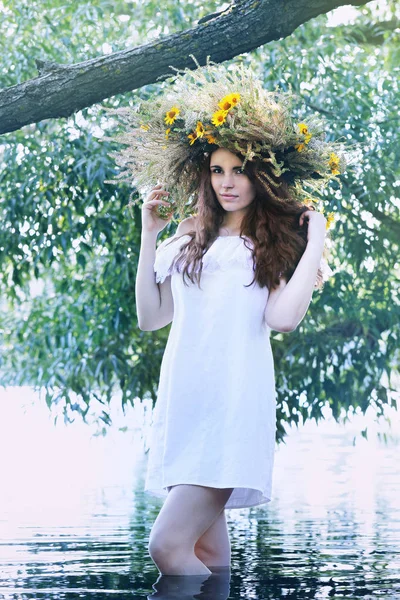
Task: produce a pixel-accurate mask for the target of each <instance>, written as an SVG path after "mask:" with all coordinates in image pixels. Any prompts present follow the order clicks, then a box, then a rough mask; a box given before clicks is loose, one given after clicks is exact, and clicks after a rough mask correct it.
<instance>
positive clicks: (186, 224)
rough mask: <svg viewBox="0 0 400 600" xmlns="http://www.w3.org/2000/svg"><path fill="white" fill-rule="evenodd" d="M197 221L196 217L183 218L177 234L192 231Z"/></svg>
mask: <svg viewBox="0 0 400 600" xmlns="http://www.w3.org/2000/svg"><path fill="white" fill-rule="evenodd" d="M195 222H196V217H193V216H192V217H187V219H183V221H181V222H180V223H179V225H178V228H177V230H176V235H185V233H190V232H191V231H194V230H195Z"/></svg>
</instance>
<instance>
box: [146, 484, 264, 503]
mask: <svg viewBox="0 0 400 600" xmlns="http://www.w3.org/2000/svg"><path fill="white" fill-rule="evenodd" d="M184 484H187V485H201V486H204V487H215V488H218V489H224V488H234V489H235V488H236V489H249V490H254V491H256V492H260V493H261V494H262V495H263V498H264V499H263V500H261V502H256V503H255V504H243V505H241V504H235V505H234V506H226V505H225V510H231V509H235V508H253V507H254V506H261V505H262V504H268V503H269V502H271V498H270V497H269V496H267V495H266V494H265V492H263V490H261V489H260V488H258V487H254V486H252V485H224V486H221V485H218V486H217V485H215V484H214V485H207V484H204V483H197V482H188V481H177V482H175V483H168V484H167V485H165V486H163V488H164V489H165V494H164V493H162V492H159V491H155V490H154V489H151V488H146V487H145V488H144V492H146V493H147V494H151V495H152V496H156V497H157V498H166V497H167V496H168V491H167V489H166V488H168V487H171V486H174V485H184ZM228 503H229V499H228V501H227V504H228Z"/></svg>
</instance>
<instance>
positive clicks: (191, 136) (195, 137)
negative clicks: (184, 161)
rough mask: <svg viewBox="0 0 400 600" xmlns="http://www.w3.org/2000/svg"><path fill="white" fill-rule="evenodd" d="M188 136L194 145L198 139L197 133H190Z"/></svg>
mask: <svg viewBox="0 0 400 600" xmlns="http://www.w3.org/2000/svg"><path fill="white" fill-rule="evenodd" d="M188 138H189V140H190V145H192V144H194V143H195V141H196V140H197V135H196V134H195V133H189V135H188Z"/></svg>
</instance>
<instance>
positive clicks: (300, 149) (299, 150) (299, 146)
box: [295, 143, 306, 152]
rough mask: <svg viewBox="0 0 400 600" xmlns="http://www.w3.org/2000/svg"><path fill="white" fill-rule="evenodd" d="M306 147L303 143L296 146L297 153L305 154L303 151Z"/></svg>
mask: <svg viewBox="0 0 400 600" xmlns="http://www.w3.org/2000/svg"><path fill="white" fill-rule="evenodd" d="M305 147H306V145H305V144H303V143H301V144H296V145H295V148H296V150H297V152H303V150H304V148H305Z"/></svg>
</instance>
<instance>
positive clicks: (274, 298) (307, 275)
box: [265, 210, 326, 332]
mask: <svg viewBox="0 0 400 600" xmlns="http://www.w3.org/2000/svg"><path fill="white" fill-rule="evenodd" d="M306 217H308V234H307V246H306V249H305V251H304V253H303V255H302V257H301V259H300V261H299V263H298V265H297V267H296V269H295V271H294V273H293V275H292V277H291V278H290V281H289V282H288V283H287V284H286V285H285V286H284V287H283V289H282V288H281V287H280V288H277V289H276V290H273V291H272V292H271V293H270V294H269V297H268V302H267V306H266V310H265V321H266V323H267V325H268V326H269V327H270V328H271V329H274V330H276V331H282V332H288V331H293V330H294V329H296V327H297V326H298V325H299V324H300V323H301V321H302V320H303V318H304V316H305V314H306V312H307V310H308V307H309V305H310V302H311V298H312V294H313V291H314V286H315V281H316V278H317V273H318V268H319V266H320V263H321V258H322V252H323V250H324V241H325V232H326V219H325V217H324V215H323V214H322V213H320V212H317V211H315V210H307V211H305V212H303V213H302V214H301V216H300V221H299V222H300V225H303V224H304V219H305V218H306Z"/></svg>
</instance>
